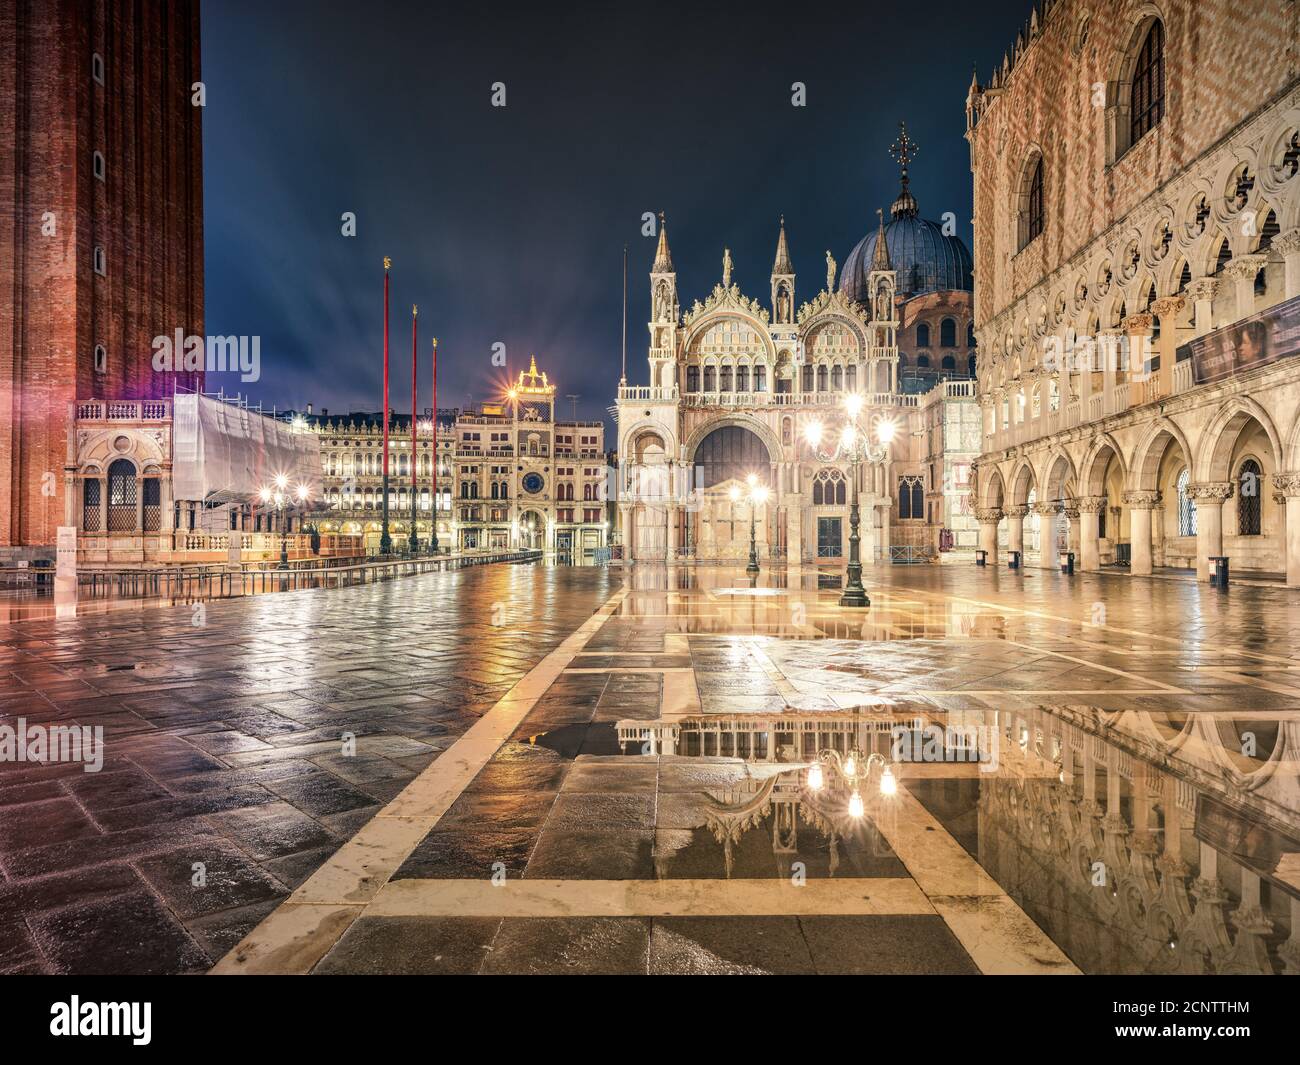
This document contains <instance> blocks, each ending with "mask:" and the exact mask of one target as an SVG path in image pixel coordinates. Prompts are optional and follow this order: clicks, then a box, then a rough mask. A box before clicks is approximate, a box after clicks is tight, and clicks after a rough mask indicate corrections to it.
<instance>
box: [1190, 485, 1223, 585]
mask: <svg viewBox="0 0 1300 1065" xmlns="http://www.w3.org/2000/svg"><path fill="white" fill-rule="evenodd" d="M1232 489H1233V484H1232V482H1231V481H1203V482H1201V483H1199V484H1189V485H1188V486H1187V496H1188V498H1189V499H1194V500H1195V501H1196V576H1197V579H1198V580H1202V581H1203V580H1208V579H1209V576H1210V559H1211V558H1212V557H1214V556H1215V555H1222V554H1223V504H1224V503H1226V502H1227V501H1228V500H1229V499H1231V498H1232Z"/></svg>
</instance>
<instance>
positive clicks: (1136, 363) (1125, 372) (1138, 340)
mask: <svg viewBox="0 0 1300 1065" xmlns="http://www.w3.org/2000/svg"><path fill="white" fill-rule="evenodd" d="M1154 325H1155V315H1154V314H1152V313H1151V312H1150V311H1141V312H1139V313H1135V314H1130V315H1129V316H1128V317H1127V318H1125V319H1124V340H1125V341H1126V342H1127V344H1128V360H1127V362H1128V365H1127V368H1125V369H1122V370H1121V371H1120V381H1121V382H1125V381H1127V382H1128V385H1129V389H1128V405H1129V406H1130V407H1136V406H1138V405H1139V404H1140V403H1142V402H1143V399H1144V391H1145V389H1146V380H1147V376H1148V373H1147V364H1148V362H1149V361H1150V359H1151V356H1152V355H1154V354H1155V349H1154V348H1153V347H1152V343H1151V330H1152V328H1153V327H1154Z"/></svg>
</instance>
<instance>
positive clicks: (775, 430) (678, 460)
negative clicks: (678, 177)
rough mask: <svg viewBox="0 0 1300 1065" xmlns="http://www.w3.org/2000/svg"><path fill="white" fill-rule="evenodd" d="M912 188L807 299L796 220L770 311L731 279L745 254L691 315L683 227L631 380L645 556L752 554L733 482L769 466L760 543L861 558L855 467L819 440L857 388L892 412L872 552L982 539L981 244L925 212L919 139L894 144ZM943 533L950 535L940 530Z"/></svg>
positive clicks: (624, 499) (627, 515)
mask: <svg viewBox="0 0 1300 1065" xmlns="http://www.w3.org/2000/svg"><path fill="white" fill-rule="evenodd" d="M896 148H897V149H898V155H899V158H900V160H901V161H902V162H903V164H904V165H903V179H902V184H903V187H902V191H901V192H900V194H899V196H898V198H897V199H896V200H895V201H894V204H893V206H892V208H891V212H890V219H889V221H888V222H886V220H885V218H884V217H883V216H882V217H881V219H880V221H879V224H878V225H877V226H876V227H874V228H873V231H872V232H871V233H869V234H868V235H867V236H866V237H865V238H864V239H863V240H862V241H860V242H859V244H858V245H857V246H856V247H855V248H854V249H853V251H852V252H851V253H850V255H849V259H848V261H847V262H846V263H845V264H844V267H843V270H842V271H839V273H838V278H837V266H836V262H835V259H834V258H833V256H832V255H831V253H830V252H827V253H826V284H825V287H824V288H823V289H822V290H821V291H820V292H819V293H817V295H815V296H814V297H813V298H812V299H811V300H810V301H808V302H806V303H804V304H802V305H801V306H798V307H797V309H796V302H795V273H794V266H793V264H792V262H791V258H790V252H789V246H788V243H787V239H786V230H785V225H784V221H782V224H781V227H780V232H779V235H778V239H777V249H776V256H775V260H774V262H773V265H772V271H771V278H770V292H769V301H768V303H767V304H766V305H764V304H762V303H760V301H759V300H757V299H752V298H750V297H748V296H746V295H745V294H743V293H742V291H741V288H740V286H739V284H738V283H737V282H735V281H734V280H733V278H732V271H733V268H734V263H733V261H732V258H731V253H730V251H725V252H724V254H723V260H722V279H721V281H720V282H719V283H718V284H716V285H715V286H714V288H713V291H712V293H710V294H709V296H708V297H707V298H706V299H705V300H703V301H700V300H696V301H695V302H694V304H693V305H692V306H691V307H689V308H687V309H685V310H684V311H683V309H682V307H681V306H680V305H679V302H678V293H677V274H676V270H675V267H674V266H673V261H672V255H671V252H670V250H669V246H668V233H667V230H666V228H665V227H664V226H662V225H661V226H660V229H659V242H658V249H657V251H656V254H655V260H654V264H653V266H652V267H651V271H650V297H651V298H650V308H651V310H650V313H651V319H652V320H651V321H650V322H649V323H648V325H649V331H650V347H649V353H648V364H649V384H648V385H637V386H630V385H628V384H627V382H626V381H623V382H621V383H620V387H619V396H618V400H619V402H618V420H619V447H618V451H619V456H620V463H621V469H620V473H621V483H620V486H619V501H620V507H619V521H620V526H621V535H622V538H623V541H624V543H625V545H626V550H627V557H628V558H630V559H632V560H636V561H663V560H668V561H676V560H724V559H740V558H744V557H745V555H746V554H747V552H748V549H749V526H750V519H751V514H750V510H749V504H748V503H747V502H745V501H744V500H743V499H742V500H740V501H735V500H733V499H732V496H733V495H734V494H735V493H733V491H732V489H733V488H735V487H738V486H743V484H744V482H745V480H746V478H747V477H749V476H751V475H754V476H756V477H757V478H758V479H759V480H760V481H761V482H762V483H763V484H764V485H765V487H766V488H767V489H768V499H767V500H766V502H764V503H762V504H761V505H759V507H758V508H757V512H756V513H755V514H754V515H753V519H754V524H755V538H756V540H757V542H758V545H759V551H758V553H759V555H760V556H761V557H764V558H789V559H792V560H795V561H801V560H802V561H813V560H820V561H826V562H830V563H838V562H839V561H840V560H841V559H842V558H843V557H844V556H845V555H846V553H847V547H848V533H849V528H848V526H849V514H848V504H849V501H850V499H851V497H852V491H851V485H850V484H849V478H850V477H851V476H853V471H852V468H851V465H850V463H849V462H848V461H834V462H825V463H824V462H821V461H818V459H817V457H816V456H815V455H814V454H813V453H812V452H811V449H810V448H809V447H808V445H807V443H806V442H805V439H804V435H805V432H806V430H807V429H808V428H809V426H810V425H812V424H814V423H817V424H823V425H825V427H826V428H828V429H831V428H833V427H834V426H835V425H836V424H837V423H838V422H839V421H840V420H841V419H842V417H843V408H844V401H845V398H846V397H847V396H849V395H850V394H857V395H858V396H860V397H861V400H862V411H861V415H860V419H859V421H860V424H861V425H862V426H863V428H864V430H866V431H868V432H870V431H872V430H874V429H875V428H876V427H877V426H879V425H880V424H882V423H885V422H888V423H892V425H893V426H894V428H895V430H896V431H895V435H894V438H893V442H892V444H891V446H890V449H889V452H888V454H887V456H886V457H885V459H884V461H883V462H878V463H864V464H863V465H862V467H861V468H860V470H859V471H858V474H857V476H858V489H859V493H860V501H861V506H862V550H863V557H864V559H865V560H867V561H870V560H872V559H888V558H889V557H890V549H891V547H893V548H895V549H901V550H896V551H895V552H894V553H895V555H899V554H905V555H913V554H915V555H927V556H933V555H935V554H937V552H938V550H939V547H940V543H941V541H942V542H943V544H944V546H945V549H946V547H947V545H948V544H949V542H950V541H951V542H952V543H954V544H956V545H957V546H971V547H973V546H974V539H975V525H974V522H973V519H972V518H971V517H970V515H969V506H968V502H967V500H966V498H965V493H966V489H967V474H968V470H969V462H970V461H971V459H972V458H973V455H974V449H975V448H977V447H978V434H979V425H978V411H977V408H976V406H975V403H974V392H973V385H972V381H971V378H972V377H973V369H974V352H973V342H972V341H971V339H970V338H971V336H972V334H971V333H970V313H971V308H970V288H971V275H970V254H969V252H968V251H967V249H966V247H965V245H964V244H962V242H961V240H960V239H958V238H957V237H956V236H953V235H951V233H950V231H949V230H948V229H947V228H945V227H943V226H940V225H939V224H937V223H934V222H929V221H926V220H924V219H922V218H921V217H920V215H919V212H918V209H917V205H916V200H915V198H914V197H913V196H912V195H911V193H910V192H909V191H908V188H907V183H908V178H907V167H906V162H907V159H908V158H909V157H910V155H909V153H910V152H911V151H912V150H913V148H914V146H913V145H912V144H911V142H910V141H909V140H908V139H907V137H906V134H905V133H903V134H902V135H900V145H899V146H896ZM945 531H948V532H951V533H952V536H951V537H948V536H941V534H942V533H943V532H945Z"/></svg>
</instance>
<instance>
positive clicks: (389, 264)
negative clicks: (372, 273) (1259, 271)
mask: <svg viewBox="0 0 1300 1065" xmlns="http://www.w3.org/2000/svg"><path fill="white" fill-rule="evenodd" d="M392 266H393V260H392V259H390V258H389V257H388V256H387V255H385V256H384V269H385V270H391V269H392Z"/></svg>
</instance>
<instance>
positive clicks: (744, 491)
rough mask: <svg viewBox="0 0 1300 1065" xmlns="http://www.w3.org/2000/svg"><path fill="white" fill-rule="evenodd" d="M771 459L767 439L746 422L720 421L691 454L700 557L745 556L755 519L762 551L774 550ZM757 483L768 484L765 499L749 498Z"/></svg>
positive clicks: (693, 532)
mask: <svg viewBox="0 0 1300 1065" xmlns="http://www.w3.org/2000/svg"><path fill="white" fill-rule="evenodd" d="M773 461H774V456H773V455H772V453H771V452H770V451H769V449H768V446H767V444H766V443H764V441H763V440H762V439H761V438H760V437H759V435H758V434H757V433H755V432H753V431H752V430H750V429H749V428H747V427H745V426H743V425H736V424H728V425H720V426H718V427H717V428H715V429H713V430H712V431H711V432H709V433H708V434H707V435H706V436H705V437H704V438H703V439H702V440H700V442H699V444H698V446H697V447H696V448H695V453H694V454H693V455H692V457H691V463H692V474H693V479H692V488H693V489H694V490H695V492H696V493H697V499H698V500H699V506H698V508H696V509H695V510H694V511H693V512H692V513H691V515H690V518H691V521H690V548H691V550H692V551H693V553H694V554H695V555H696V556H697V557H700V558H716V559H736V560H740V559H743V558H744V557H746V555H747V554H748V551H749V535H750V525H751V522H752V524H753V526H754V539H755V543H756V544H757V545H758V552H759V555H760V556H764V555H770V554H771V548H770V546H769V538H768V532H769V529H770V528H771V522H770V520H769V519H770V517H771V516H772V515H774V514H775V503H776V493H775V488H776V486H775V485H773V484H772V483H771V469H772V462H773ZM751 482H752V484H751ZM756 485H762V486H764V487H766V489H767V490H768V498H767V502H765V503H763V504H761V505H755V504H753V503H752V502H751V496H750V493H751V489H752V487H753V486H756Z"/></svg>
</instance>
